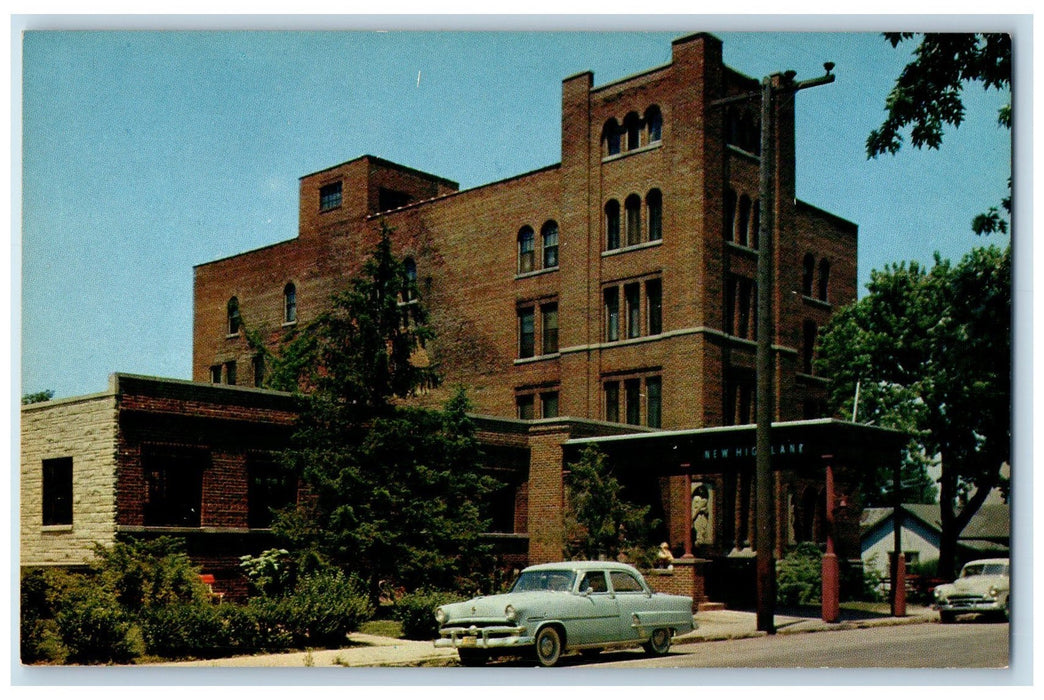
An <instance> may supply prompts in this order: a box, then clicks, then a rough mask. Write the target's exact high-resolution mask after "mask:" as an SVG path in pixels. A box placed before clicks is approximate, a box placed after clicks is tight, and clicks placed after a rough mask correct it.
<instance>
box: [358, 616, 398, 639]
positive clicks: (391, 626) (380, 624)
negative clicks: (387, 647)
mask: <svg viewBox="0 0 1044 700" xmlns="http://www.w3.org/2000/svg"><path fill="white" fill-rule="evenodd" d="M359 631H360V632H362V633H363V634H373V635H376V636H378V637H391V638H392V639H402V623H401V622H399V621H398V620H370V621H368V622H364V623H362V624H361V625H360V626H359Z"/></svg>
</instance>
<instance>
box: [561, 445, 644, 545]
mask: <svg viewBox="0 0 1044 700" xmlns="http://www.w3.org/2000/svg"><path fill="white" fill-rule="evenodd" d="M649 510H650V507H649V506H636V505H634V504H632V503H630V502H628V501H627V500H626V499H625V498H624V488H623V485H622V484H621V483H620V482H619V480H618V479H617V478H616V477H615V476H614V475H613V474H612V472H611V471H610V469H609V466H608V465H607V464H606V463H605V454H604V453H603V452H602V451H601V450H599V449H598V448H597V447H587V448H585V449H584V451H583V452H582V453H581V455H580V459H579V461H577V462H574V463H572V464H570V465H569V474H568V476H567V480H566V514H565V529H566V533H565V534H566V546H565V554H566V556H567V557H569V558H581V559H598V558H600V557H604V558H606V559H609V560H615V559H617V558H618V557H619V556H620V555H621V554H624V555H626V556H627V557H628V558H630V559H632V560H637V562H638V563H642V564H648V563H649V562H648V561H647V560H650V559H651V550H653V549H655V547H654V546H653V544H652V543H651V542H650V540H649V537H650V533H651V531H652V529H653V528H654V527H656V525H657V522H654V521H650V520H649Z"/></svg>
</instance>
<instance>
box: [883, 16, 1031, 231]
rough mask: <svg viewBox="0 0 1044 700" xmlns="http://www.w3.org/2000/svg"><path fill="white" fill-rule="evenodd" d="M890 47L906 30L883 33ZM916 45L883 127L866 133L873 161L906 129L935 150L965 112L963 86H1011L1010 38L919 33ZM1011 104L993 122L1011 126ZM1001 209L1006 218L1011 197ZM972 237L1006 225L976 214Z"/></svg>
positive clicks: (991, 213) (993, 211)
mask: <svg viewBox="0 0 1044 700" xmlns="http://www.w3.org/2000/svg"><path fill="white" fill-rule="evenodd" d="M884 36H885V38H886V39H887V40H888V41H889V42H891V44H892V46H893V47H897V46H899V44H901V43H902V42H904V41H907V40H910V39H913V38H914V37H915V36H917V35H915V34H913V33H911V32H893V33H886V34H885V35H884ZM920 37H921V42H920V44H918V46H917V48H916V49H914V52H913V56H914V58H913V60H912V61H911V62H910V63H908V64H907V65H906V67H905V68H904V69H903V71H902V73H901V74H900V75H899V77H898V78H897V79H896V81H895V86H894V87H893V88H892V91H891V92H890V93H889V94H888V97H887V98H886V100H885V108H886V110H887V112H888V115H887V117H886V118H885V121H884V123H883V124H882V125H881V126H880V127H879V128H877V129H874V130H873V131H871V132H870V135H869V137H867V140H866V154H867V157H869V158H875V157H877V156H879V155H881V154H884V153H890V154H895V153H897V152H898V151H899V149H900V148H901V146H902V143H903V136H902V132H903V131H904V130H906V129H907V128H909V130H910V142H911V143H912V144H913V146H914V147H916V148H922V147H925V146H927V147H928V148H934V149H938V148H939V146H940V145H942V139H943V129H944V126H945V125H951V126H953V127H959V126H960V125H961V123H962V122H963V121H964V117H965V109H964V102H963V100H962V99H961V93H962V92H963V90H964V88H965V86H966V85H967V84H969V83H980V84H982V86H983V88H984V89H987V90H989V89H991V88H992V89H996V90H1009V89H1010V88H1011V37H1010V36H1009V35H1007V34H932V33H929V34H921V35H920ZM1011 120H1012V112H1011V104H1010V103H1009V104H1007V105H1005V106H1004V107H1002V108H1001V110H1000V112H999V114H998V116H997V122H998V123H999V124H1000V125H1001V126H1003V127H1005V128H1008V129H1010V128H1011ZM1008 189H1009V190H1010V189H1011V179H1010V178H1009V179H1008ZM1002 206H1003V207H1004V209H1005V211H1006V212H1008V214H1009V215H1010V213H1011V196H1010V194H1009V196H1008V197H1006V198H1004V201H1003V202H1002ZM972 230H974V231H975V232H976V233H977V234H980V235H981V234H984V233H994V232H1000V233H1005V232H1007V230H1008V223H1007V221H1005V220H1004V219H1003V218H1001V214H1000V212H999V210H998V209H997V207H991V208H990V209H989V210H988V211H987V212H986V213H983V214H979V215H977V216H976V217H975V219H974V220H973V221H972Z"/></svg>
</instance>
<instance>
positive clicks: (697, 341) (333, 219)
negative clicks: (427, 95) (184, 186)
mask: <svg viewBox="0 0 1044 700" xmlns="http://www.w3.org/2000/svg"><path fill="white" fill-rule="evenodd" d="M592 83H593V76H592V74H591V73H581V74H579V75H575V76H573V77H570V78H567V79H566V80H565V81H564V82H563V89H562V160H561V162H560V163H558V164H555V165H551V166H548V167H546V168H542V169H540V170H537V171H534V172H530V173H525V174H522V175H518V176H516V177H513V178H510V179H507V180H504V181H501V182H496V183H492V184H489V185H485V186H482V187H476V188H474V189H470V190H466V191H458V189H457V186H456V184H455V183H453V182H450V181H448V180H445V179H443V178H440V177H437V176H434V175H428V174H426V173H421V172H418V171H416V170H412V169H410V168H407V167H404V166H400V165H396V164H394V163H390V162H388V161H384V160H381V159H379V158H375V157H372V156H362V157H360V158H357V159H355V160H352V161H349V162H347V163H343V164H341V165H338V166H334V167H331V168H328V169H326V170H322V171H320V172H317V173H312V174H310V175H307V176H305V177H303V178H301V182H300V231H299V235H298V237H297V238H296V239H293V240H289V241H286V242H283V243H279V244H276V245H273V246H269V247H266V248H262V249H259V250H254V251H251V252H248V253H244V254H241V255H236V256H233V257H230V258H225V259H222V260H217V261H214V262H210V263H206V264H203V265H199V266H198V267H196V269H195V322H194V327H193V348H194V350H193V378H194V379H195V380H196V381H214V382H224V383H240V384H246V385H261V384H262V383H263V376H264V375H263V372H264V368H263V367H262V366H261V365H260V364H259V361H258V360H257V359H256V358H255V356H254V352H253V351H252V350H251V349H250V346H249V344H248V343H247V341H246V338H245V335H246V334H245V333H243V332H242V329H241V327H240V326H241V324H244V323H245V324H247V325H249V326H251V327H253V328H255V329H263V330H266V331H267V335H268V338H269V340H270V342H273V343H276V342H278V338H279V335H280V333H281V331H283V330H284V329H285V328H286V327H288V326H292V325H295V324H298V323H303V322H306V321H307V320H309V319H310V318H313V317H314V316H315V315H316V314H318V313H319V312H321V311H323V310H325V308H326V305H327V303H328V299H329V297H330V295H331V294H332V293H333V292H334V291H336V290H338V289H339V288H341V287H342V286H343V285H344V283H345V280H346V279H347V278H348V277H349V276H350V275H351V274H353V273H354V272H356V271H357V270H358V268H359V265H360V263H361V262H362V260H363V259H364V258H365V256H366V255H367V254H368V252H369V250H370V249H371V248H372V245H373V243H374V241H375V240H376V237H377V236H378V232H379V230H380V227H381V225H382V224H387V225H388V226H389V227H390V228H391V229H393V238H394V241H395V244H396V247H397V253H398V254H399V255H400V256H402V257H404V258H406V259H408V264H409V265H410V266H411V269H412V270H413V271H414V272H415V274H416V275H417V279H418V282H419V283H420V289H421V293H422V296H423V302H424V303H425V304H426V305H427V306H428V308H429V309H430V310H431V312H432V314H433V321H434V325H435V328H436V330H437V333H438V339H437V341H436V342H435V343H434V344H433V345H432V347H431V348H430V351H431V353H432V357H433V359H434V360H435V361H436V362H437V363H438V365H439V367H440V368H441V370H442V372H443V374H444V375H445V377H446V379H447V380H448V381H447V385H452V384H455V383H458V382H462V383H464V384H465V385H466V386H468V387H469V390H470V397H471V399H472V401H473V402H474V403H475V405H476V407H477V409H478V411H480V412H482V413H487V414H491V415H497V416H514V417H521V418H541V417H556V416H559V415H568V416H574V417H580V418H588V419H596V420H605V421H609V422H619V423H627V424H640V425H646V426H650V427H656V428H659V427H662V428H699V427H705V426H717V425H730V424H741V423H747V422H750V421H751V419H752V416H753V395H754V370H753V367H754V354H755V342H754V335H755V330H754V329H755V327H756V324H755V309H756V304H755V301H754V299H755V296H756V285H755V268H756V263H757V256H758V240H757V239H758V225H759V222H758V211H759V207H758V181H759V176H758V172H759V162H760V157H759V155H758V152H757V151H758V148H757V146H756V145H755V144H757V143H758V138H757V122H756V121H755V117H754V116H752V115H757V114H758V113H759V108H758V105H757V104H749V105H746V106H744V104H743V103H739V104H738V105H732V106H729V107H721V106H717V105H715V104H714V102H715V100H718V99H720V98H722V97H724V96H728V95H735V94H742V93H745V92H747V91H751V90H754V91H756V90H757V86H758V84H757V82H756V81H754V80H752V79H750V78H748V77H745V76H743V75H740V74H739V73H737V72H736V71H734V70H731V69H729V68H728V67H726V66H724V65H723V64H722V58H721V43H720V42H719V41H718V40H717V39H716V38H714V37H712V36H709V35H706V34H699V35H694V36H689V37H685V38H682V39H679V40H677V41H676V42H674V45H673V60H672V62H671V63H670V64H669V65H667V66H663V67H661V68H656V69H653V70H650V71H647V72H645V73H642V74H640V75H637V76H633V77H630V78H627V79H624V80H620V81H618V82H615V83H612V84H609V85H604V86H601V87H597V88H596V87H593V85H592ZM777 124H778V127H777V129H776V141H777V144H778V146H777V148H776V149H775V173H776V179H775V192H776V196H775V201H774V202H773V211H774V212H775V213H776V216H775V221H774V222H773V228H774V229H775V231H776V235H777V240H778V243H777V246H776V269H777V275H776V283H775V288H774V290H773V294H774V298H775V300H774V305H775V313H776V329H777V331H776V337H775V338H774V339H773V346H774V348H775V357H776V366H777V369H778V380H777V393H778V396H777V406H778V414H779V418H780V419H783V420H794V419H801V418H810V417H816V416H818V415H819V410H820V409H819V406H820V404H821V399H822V396H823V394H822V387H821V385H820V380H819V379H818V378H817V377H815V376H814V373H813V370H812V362H811V361H812V354H813V349H814V344H815V337H816V331H817V329H818V328H819V327H820V326H822V324H823V323H824V322H825V321H826V320H827V319H828V318H829V316H830V313H831V310H832V309H833V308H835V307H836V305H838V304H844V303H847V302H850V301H853V300H854V299H855V293H856V292H855V290H856V227H855V225H854V224H851V223H849V222H847V221H844V220H842V219H840V218H838V217H836V216H833V215H831V214H828V213H827V212H824V211H821V210H819V209H816V208H815V207H813V206H811V205H808V204H805V203H803V202H799V201H797V200H796V199H795V197H794V139H793V134H794V115H793V111H792V102H790V101H783V104H782V106H781V107H780V108H779V110H778V115H777Z"/></svg>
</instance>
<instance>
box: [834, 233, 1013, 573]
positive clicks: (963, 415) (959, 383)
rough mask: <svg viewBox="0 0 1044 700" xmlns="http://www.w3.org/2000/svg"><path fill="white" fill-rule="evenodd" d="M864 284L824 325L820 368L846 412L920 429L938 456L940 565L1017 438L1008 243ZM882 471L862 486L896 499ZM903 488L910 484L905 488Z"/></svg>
mask: <svg viewBox="0 0 1044 700" xmlns="http://www.w3.org/2000/svg"><path fill="white" fill-rule="evenodd" d="M868 290H869V294H868V295H867V296H866V297H864V298H863V299H861V300H860V301H858V302H856V303H855V304H853V305H852V306H849V307H847V308H845V309H842V310H841V311H840V312H838V313H837V314H836V315H835V316H834V318H833V319H831V321H830V323H829V324H828V325H827V326H826V327H825V328H824V331H823V334H822V337H821V339H820V349H819V359H818V361H817V369H818V370H819V371H821V372H822V374H823V375H825V376H828V377H830V378H831V388H830V392H831V393H830V403H831V405H832V408H833V409H834V411H835V412H836V413H837V414H838V415H841V416H844V417H850V416H851V415H852V411H853V405H852V404H853V399H854V394H855V385H856V382H857V381H858V382H859V383H860V394H859V397H860V399H859V407H858V420H860V421H861V422H866V423H876V424H878V425H881V426H884V427H890V428H897V429H901V430H905V431H908V432H910V433H911V434H912V435H914V442H913V444H912V445H911V448H910V449H909V453H910V455H911V457H910V459H920V460H922V461H924V460H927V459H937V460H938V461H939V463H940V466H941V477H940V480H939V486H940V492H939V505H940V512H941V521H942V541H941V543H940V552H939V575H940V576H949V575H952V574H953V570H954V564H955V559H956V543H957V536H958V535H959V534H960V532H961V531H962V530H963V529H964V527H965V526H966V525H967V524H968V521H969V520H970V519H971V517H972V516H973V515H974V514H975V512H976V511H977V510H978V509H979V506H980V505H981V504H982V502H983V501H984V500H985V498H986V496H987V495H988V493H989V492H990V490H991V489H993V488H994V487H996V486H1001V487H1003V486H1005V484H1004V483H1002V482H1003V479H1002V476H1001V472H1000V470H1001V466H1002V464H1003V463H1004V462H1005V461H1007V460H1008V459H1010V443H1011V249H1010V247H1008V248H1006V249H1004V250H1000V249H998V248H996V247H993V246H991V247H988V248H978V249H975V250H973V251H971V252H970V253H969V254H967V255H966V256H965V257H964V258H963V259H962V260H961V262H960V264H958V265H951V264H950V263H949V262H948V261H943V260H940V259H939V258H938V256H936V260H935V266H934V267H933V268H932V269H931V270H923V269H921V267H920V266H919V265H917V264H916V263H911V264H910V265H909V266H906V265H903V264H900V265H893V266H890V267H888V268H886V269H885V270H884V271H875V272H873V273H871V279H870V282H869V284H868ZM890 488H891V484H890V478H889V477H888V475H887V474H878V475H871V476H870V478H869V479H868V483H867V484H864V489H866V490H867V496H868V501H869V502H871V503H872V502H874V500H875V499H877V500H878V501H881V500H883V501H884V502H888V503H890V502H891V501H892V499H893V497H894V496H893V495H892V494H891V493H890V492H889V489H890ZM903 495H904V496H906V494H903Z"/></svg>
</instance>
